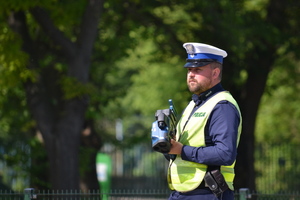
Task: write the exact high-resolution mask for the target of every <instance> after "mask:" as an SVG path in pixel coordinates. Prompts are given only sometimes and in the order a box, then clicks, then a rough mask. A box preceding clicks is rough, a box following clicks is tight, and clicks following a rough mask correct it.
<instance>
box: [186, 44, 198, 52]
mask: <svg viewBox="0 0 300 200" xmlns="http://www.w3.org/2000/svg"><path fill="white" fill-rule="evenodd" d="M185 48H186V52H187V53H188V54H195V52H196V51H195V47H194V45H192V44H187V45H186V46H185Z"/></svg>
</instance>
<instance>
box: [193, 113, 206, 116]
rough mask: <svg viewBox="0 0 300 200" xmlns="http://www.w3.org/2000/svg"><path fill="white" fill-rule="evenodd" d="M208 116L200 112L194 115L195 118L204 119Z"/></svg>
mask: <svg viewBox="0 0 300 200" xmlns="http://www.w3.org/2000/svg"><path fill="white" fill-rule="evenodd" d="M205 114H206V112H198V113H194V115H193V117H204V116H205Z"/></svg>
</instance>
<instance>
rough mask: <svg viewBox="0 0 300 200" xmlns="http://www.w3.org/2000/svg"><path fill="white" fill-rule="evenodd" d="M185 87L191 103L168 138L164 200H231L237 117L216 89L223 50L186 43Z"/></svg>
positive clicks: (228, 100)
mask: <svg viewBox="0 0 300 200" xmlns="http://www.w3.org/2000/svg"><path fill="white" fill-rule="evenodd" d="M183 47H184V48H185V49H186V51H187V54H188V58H187V63H186V64H185V65H184V67H185V68H186V69H187V86H188V88H189V91H190V92H191V93H192V100H191V101H190V103H189V104H188V105H187V107H186V108H185V110H184V111H183V114H182V116H181V118H180V120H179V121H178V124H177V134H176V138H174V139H171V149H170V152H169V153H168V154H170V155H176V158H175V159H173V160H170V165H169V169H168V184H169V187H170V189H171V190H173V191H172V193H171V194H170V197H169V200H175V199H177V200H181V199H182V200H184V199H189V200H193V199H198V200H214V199H222V200H233V199H234V187H233V180H234V176H235V174H234V165H235V160H236V155H237V146H238V143H239V138H240V134H241V126H242V117H241V113H240V110H239V106H238V104H237V102H236V101H235V99H234V98H233V97H232V95H231V94H230V93H229V92H228V91H226V90H224V89H223V87H222V85H221V79H222V68H223V66H222V65H223V58H225V57H226V56H227V53H226V51H224V50H222V49H219V48H217V47H214V46H211V45H207V44H203V43H185V44H183Z"/></svg>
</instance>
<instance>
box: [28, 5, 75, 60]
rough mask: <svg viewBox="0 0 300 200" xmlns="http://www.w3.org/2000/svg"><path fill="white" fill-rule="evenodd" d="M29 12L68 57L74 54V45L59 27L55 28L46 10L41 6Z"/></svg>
mask: <svg viewBox="0 0 300 200" xmlns="http://www.w3.org/2000/svg"><path fill="white" fill-rule="evenodd" d="M30 13H31V14H32V16H33V17H34V18H35V20H36V21H37V22H38V24H39V25H40V26H41V27H42V29H43V30H44V32H45V33H46V34H47V35H48V36H49V37H50V38H51V39H52V40H53V41H54V43H56V44H57V45H59V46H60V47H61V48H62V49H63V52H64V53H65V54H66V56H67V57H68V58H71V57H73V56H75V55H76V54H75V53H76V46H75V45H74V43H72V42H71V41H70V40H69V39H68V38H67V37H65V36H64V34H63V33H62V32H61V31H60V30H59V29H57V27H55V26H54V24H53V22H52V20H51V19H50V17H49V15H48V13H47V12H46V10H44V9H43V8H41V7H34V8H32V9H30Z"/></svg>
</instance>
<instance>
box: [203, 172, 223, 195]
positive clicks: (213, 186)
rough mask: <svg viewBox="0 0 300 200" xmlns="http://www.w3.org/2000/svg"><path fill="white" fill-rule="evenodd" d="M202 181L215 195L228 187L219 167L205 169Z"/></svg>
mask: <svg viewBox="0 0 300 200" xmlns="http://www.w3.org/2000/svg"><path fill="white" fill-rule="evenodd" d="M204 181H205V185H207V186H208V187H209V188H210V190H211V191H212V192H213V193H214V194H215V195H216V196H217V197H218V196H220V195H221V194H222V193H223V192H224V191H225V190H227V189H228V185H227V183H226V181H225V179H224V176H223V174H222V173H221V172H220V170H219V169H215V170H212V171H207V172H206V174H205V176H204Z"/></svg>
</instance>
